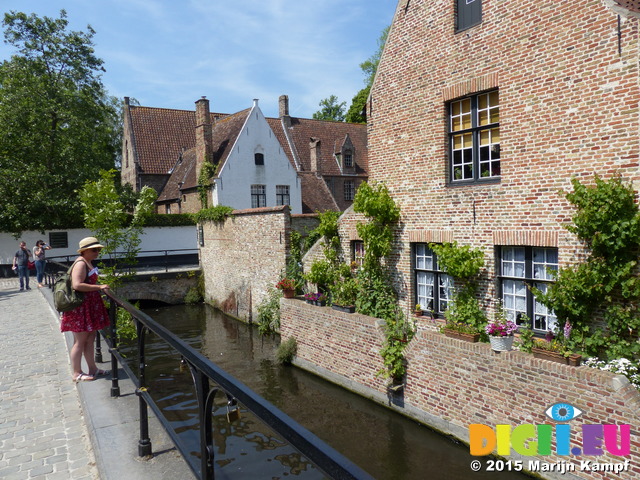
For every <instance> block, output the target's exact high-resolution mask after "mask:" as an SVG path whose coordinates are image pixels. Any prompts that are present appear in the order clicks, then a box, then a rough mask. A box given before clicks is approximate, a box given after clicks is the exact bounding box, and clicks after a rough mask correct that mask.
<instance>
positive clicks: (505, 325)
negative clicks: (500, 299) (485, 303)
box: [484, 304, 518, 352]
mask: <svg viewBox="0 0 640 480" xmlns="http://www.w3.org/2000/svg"><path fill="white" fill-rule="evenodd" d="M517 329H518V326H517V325H516V324H515V323H514V322H512V321H511V320H509V319H508V318H507V315H506V312H505V310H504V308H503V307H502V304H499V305H498V308H497V311H496V316H495V318H494V319H493V320H492V321H490V322H489V323H488V324H487V326H486V327H485V330H484V331H485V332H486V334H487V335H488V336H489V342H491V350H493V351H494V352H508V351H510V350H511V348H512V347H513V339H514V336H513V334H514V333H515V332H516V330H517Z"/></svg>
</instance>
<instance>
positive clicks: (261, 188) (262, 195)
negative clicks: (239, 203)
mask: <svg viewBox="0 0 640 480" xmlns="http://www.w3.org/2000/svg"><path fill="white" fill-rule="evenodd" d="M266 206H267V187H266V186H265V185H251V208H259V207H266Z"/></svg>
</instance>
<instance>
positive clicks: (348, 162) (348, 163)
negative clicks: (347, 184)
mask: <svg viewBox="0 0 640 480" xmlns="http://www.w3.org/2000/svg"><path fill="white" fill-rule="evenodd" d="M344 166H345V168H353V154H352V153H351V151H350V150H347V151H345V152H344Z"/></svg>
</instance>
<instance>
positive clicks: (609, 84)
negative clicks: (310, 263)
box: [345, 0, 640, 312]
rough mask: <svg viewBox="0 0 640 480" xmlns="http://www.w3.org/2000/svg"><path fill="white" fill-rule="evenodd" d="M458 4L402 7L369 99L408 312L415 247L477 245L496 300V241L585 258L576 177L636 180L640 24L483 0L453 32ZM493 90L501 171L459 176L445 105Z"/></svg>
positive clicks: (560, 7)
mask: <svg viewBox="0 0 640 480" xmlns="http://www.w3.org/2000/svg"><path fill="white" fill-rule="evenodd" d="M455 5H456V2H454V1H451V0H411V1H410V2H406V1H401V2H399V6H398V10H397V12H396V15H395V17H394V19H393V23H392V25H391V30H390V33H389V37H388V40H387V45H386V47H385V50H384V53H383V55H382V59H381V62H380V65H379V67H378V71H377V76H376V79H375V82H374V85H373V87H372V92H371V98H370V103H369V117H368V118H369V125H368V126H369V131H368V133H369V159H370V161H369V169H370V179H371V181H374V182H375V181H384V182H385V183H386V185H387V186H388V187H389V189H390V191H391V194H392V196H393V198H394V199H395V201H396V202H397V203H398V205H399V206H400V208H401V215H402V217H401V222H400V226H401V228H400V229H399V230H398V242H397V245H396V247H397V248H396V251H395V255H394V257H393V258H392V263H393V267H394V269H396V271H397V272H398V275H397V279H398V283H397V287H398V289H399V290H400V293H401V297H402V305H403V307H404V308H405V310H406V311H407V312H408V311H410V310H411V308H412V306H413V304H414V300H415V292H414V288H415V287H414V286H413V284H412V280H411V278H412V275H411V244H412V243H413V242H438V241H452V240H455V241H457V242H458V243H460V244H465V245H472V246H474V247H479V248H482V249H483V250H484V252H485V259H486V272H485V274H484V277H483V278H484V282H483V285H482V292H483V295H484V302H483V303H484V304H485V306H486V307H488V308H489V309H491V306H490V305H491V304H493V303H494V301H495V299H496V297H497V296H498V295H499V292H497V291H496V290H497V289H496V284H495V247H496V246H498V245H525V246H546V247H558V254H559V263H560V265H563V264H567V263H570V262H574V261H576V260H577V259H579V258H580V257H579V254H580V253H581V250H580V245H578V243H577V240H576V238H575V237H574V236H573V235H571V234H569V232H567V230H566V229H565V228H563V224H566V222H568V221H569V220H570V218H571V215H572V209H571V207H570V205H569V204H568V202H567V201H566V200H565V199H564V197H563V196H562V195H561V194H560V193H559V191H560V190H562V189H564V190H568V189H570V188H571V183H570V180H571V178H572V177H578V178H579V179H581V180H582V181H585V182H591V181H592V178H593V175H594V174H599V175H600V176H602V177H605V178H610V177H611V176H612V175H613V174H615V173H619V174H620V175H622V177H623V179H625V180H627V181H630V182H632V183H633V185H634V187H635V188H636V189H638V187H639V186H640V171H639V168H638V160H639V147H640V145H639V141H638V139H639V137H638V135H639V132H640V123H639V115H638V113H639V110H638V101H639V99H640V91H639V89H638V79H639V75H638V55H639V49H638V46H639V45H638V22H639V21H640V20H638V19H636V18H624V17H621V18H620V21H619V20H618V17H617V15H616V14H615V13H614V12H612V11H611V10H609V9H608V8H606V7H605V6H604V5H603V3H602V2H601V1H600V0H591V1H585V2H556V1H540V0H528V1H524V2H523V1H515V0H503V1H498V0H484V1H483V2H482V10H483V11H482V22H481V23H480V24H479V25H477V26H474V27H472V28H469V29H467V30H464V31H462V32H459V33H456V24H455V22H456V11H455ZM491 90H497V91H498V94H499V106H500V108H499V112H500V119H499V128H500V150H501V152H500V153H501V161H500V163H501V165H500V176H499V177H496V178H494V179H492V180H493V181H490V182H484V183H482V181H479V182H477V183H472V184H460V183H459V182H458V183H456V182H454V181H452V180H451V178H450V175H451V173H450V162H451V161H452V159H451V158H450V153H449V146H448V142H449V140H448V138H449V137H448V135H449V132H448V128H449V110H448V104H449V102H450V101H451V100H455V99H459V98H462V97H465V96H468V95H473V94H477V93H481V92H486V91H491ZM345 228H347V229H350V230H354V229H353V228H351V227H345ZM345 247H347V246H346V245H345Z"/></svg>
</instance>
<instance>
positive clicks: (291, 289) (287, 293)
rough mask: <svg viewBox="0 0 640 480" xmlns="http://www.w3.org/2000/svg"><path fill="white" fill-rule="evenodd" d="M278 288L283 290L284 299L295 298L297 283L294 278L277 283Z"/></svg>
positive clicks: (283, 279)
mask: <svg viewBox="0 0 640 480" xmlns="http://www.w3.org/2000/svg"><path fill="white" fill-rule="evenodd" d="M276 288H277V289H278V290H282V293H283V295H284V298H293V297H294V296H295V294H296V282H295V280H293V279H292V278H287V277H284V278H282V279H280V281H279V282H278V283H276Z"/></svg>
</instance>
